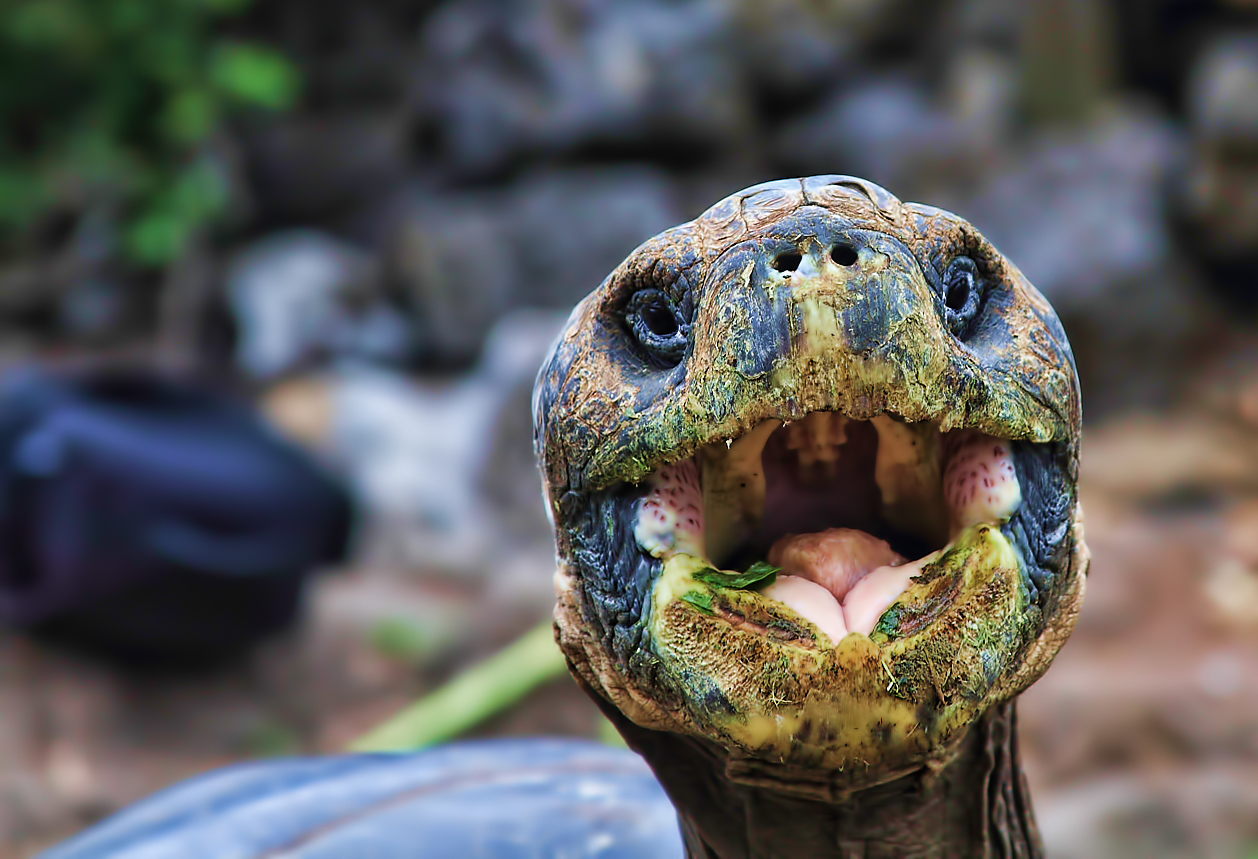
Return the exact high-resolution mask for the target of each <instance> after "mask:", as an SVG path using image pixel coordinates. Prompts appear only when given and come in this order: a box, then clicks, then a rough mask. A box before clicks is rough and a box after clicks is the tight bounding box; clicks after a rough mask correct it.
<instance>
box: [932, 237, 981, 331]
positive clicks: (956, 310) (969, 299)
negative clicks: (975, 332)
mask: <svg viewBox="0 0 1258 859" xmlns="http://www.w3.org/2000/svg"><path fill="white" fill-rule="evenodd" d="M942 291H943V294H942V296H940V297H941V298H942V299H943V305H944V315H945V317H946V321H947V324H948V328H949V330H951V331H952V333H953V334H955V335H956V336H958V337H962V336H964V335H965V333H966V332H967V331H968V329H969V327H970V323H971V322H973V321H974V318H975V317H976V316H978V312H979V310H981V309H982V305H983V281H982V279H981V278H980V277H979V271H978V265H977V264H976V263H975V262H974V260H972V259H970V258H969V257H964V256H963V257H957V258H955V259H954V260H953V261H952V262H951V263H949V264H948V270H947V271H946V272H945V273H944V277H943V283H942Z"/></svg>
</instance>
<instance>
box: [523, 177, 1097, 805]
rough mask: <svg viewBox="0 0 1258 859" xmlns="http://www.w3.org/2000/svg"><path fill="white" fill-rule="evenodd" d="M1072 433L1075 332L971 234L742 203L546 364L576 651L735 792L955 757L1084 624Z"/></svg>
mask: <svg viewBox="0 0 1258 859" xmlns="http://www.w3.org/2000/svg"><path fill="white" fill-rule="evenodd" d="M1079 429H1080V402H1079V388H1078V382H1077V377H1076V374H1075V368H1074V362H1073V358H1072V356H1071V353H1070V347H1069V344H1068V343H1067V341H1066V338H1065V336H1064V334H1063V332H1062V328H1061V325H1060V323H1059V322H1058V320H1057V317H1056V316H1055V314H1054V313H1053V310H1052V308H1051V307H1050V306H1049V305H1048V303H1047V302H1046V301H1045V300H1044V299H1043V297H1042V296H1040V294H1039V293H1038V292H1037V291H1036V290H1035V289H1034V287H1032V286H1031V284H1030V283H1028V282H1027V280H1026V279H1025V278H1024V277H1023V275H1022V274H1021V272H1019V271H1018V269H1017V268H1016V267H1015V266H1014V265H1013V264H1012V263H1010V262H1009V261H1008V260H1006V259H1005V258H1004V257H1003V256H1001V254H1000V253H999V252H998V251H997V250H996V249H995V248H994V247H992V245H991V244H989V243H988V242H987V241H986V240H985V239H984V238H983V237H982V236H981V235H980V234H979V233H978V231H977V230H975V229H974V228H973V227H972V226H971V225H970V224H968V223H967V222H966V221H964V220H962V219H961V218H959V217H957V216H955V215H952V214H950V213H948V212H944V211H941V210H939V209H935V208H931V207H929V206H922V205H918V204H913V203H901V202H900V201H899V200H897V199H896V198H895V197H893V196H892V195H891V194H889V193H888V192H887V191H885V190H883V189H882V188H879V187H877V186H875V185H873V184H871V183H868V182H865V181H863V180H860V179H855V178H852V177H846V176H817V177H812V178H808V179H802V180H784V181H779V182H769V183H765V184H762V185H757V186H754V187H752V188H748V189H746V190H744V191H741V192H739V193H737V194H734V195H733V196H731V197H728V198H726V199H725V200H722V201H721V202H719V203H717V204H716V205H715V206H713V207H712V208H711V209H709V210H708V211H706V212H704V213H703V214H702V215H700V216H699V217H698V218H696V219H695V220H694V221H691V222H689V223H686V224H683V225H681V226H679V227H676V228H673V229H671V230H667V231H666V232H664V233H661V234H660V235H658V236H656V237H655V238H652V239H650V240H649V241H647V242H646V243H645V244H643V245H642V246H641V247H639V248H638V249H637V250H635V251H634V252H633V253H632V254H631V255H630V256H629V258H628V259H626V260H625V261H624V262H623V263H622V264H621V265H620V266H619V267H618V268H617V269H616V270H615V271H613V272H612V273H611V275H610V276H609V277H608V278H607V279H606V280H605V281H604V282H603V283H602V285H601V286H599V288H598V289H596V290H595V291H594V292H593V293H591V294H590V295H589V296H588V297H586V298H585V299H584V300H583V301H582V302H581V303H580V304H579V305H578V306H577V307H576V309H575V310H574V311H573V313H572V316H571V318H570V319H569V321H568V323H567V326H566V328H565V330H564V331H563V333H562V334H561V335H560V337H559V339H558V342H557V343H556V345H555V347H554V351H553V354H552V355H551V356H550V357H549V359H548V360H547V361H546V363H545V365H544V366H543V368H542V371H541V374H540V376H539V378H538V381H537V386H536V389H535V392H534V438H535V445H536V451H537V455H538V457H539V459H540V462H541V466H542V472H543V480H544V484H545V494H546V499H547V506H548V510H549V513H550V516H551V517H552V521H553V524H554V527H555V534H556V542H557V547H558V571H557V573H556V580H555V581H556V589H557V593H558V605H557V608H556V612H555V620H556V626H557V634H558V639H559V643H560V646H561V647H562V649H563V651H564V653H565V654H566V656H567V658H568V660H569V662H570V664H571V666H572V668H573V670H574V672H575V673H576V674H577V676H578V677H579V679H580V680H582V681H583V682H584V684H585V685H586V686H588V687H589V689H590V690H592V691H593V692H594V693H596V694H597V695H598V696H600V697H601V698H603V699H604V700H605V701H606V702H610V704H612V705H614V707H615V708H617V709H618V710H619V711H620V712H621V713H622V714H623V716H624V717H626V718H627V719H628V720H629V721H631V722H633V723H636V724H637V725H638V726H641V727H644V728H651V729H657V730H663V731H670V732H674V733H678V734H683V735H687V736H690V737H694V738H699V739H701V740H704V741H708V742H710V743H712V744H714V748H717V749H719V750H720V752H721V754H723V755H725V756H726V762H727V763H726V772H727V773H728V774H733V775H734V776H735V777H738V774H739V773H741V774H743V776H745V777H747V778H768V779H774V778H778V777H779V776H782V775H784V774H785V775H789V778H786V779H783V781H784V782H789V783H791V784H795V785H800V784H808V783H813V784H824V785H826V786H828V789H830V790H839V791H849V790H857V789H861V788H864V787H868V786H872V785H874V784H878V783H881V782H884V781H887V780H889V779H892V778H895V777H897V776H898V775H901V774H903V773H906V772H911V771H914V770H916V769H918V768H921V767H923V766H926V765H928V764H930V763H931V762H932V761H933V762H939V761H943V760H946V759H947V757H948V755H949V754H950V750H952V749H954V748H955V747H956V744H957V742H958V741H959V739H960V737H962V736H963V735H964V734H965V732H966V728H967V727H968V726H969V725H970V724H971V723H973V722H974V721H975V720H976V719H978V718H979V717H980V716H981V715H982V714H983V713H984V712H985V711H986V710H988V709H989V708H991V707H992V706H993V705H995V704H997V703H999V702H1001V701H1004V700H1007V699H1009V698H1010V697H1012V696H1014V695H1016V694H1017V693H1019V692H1020V691H1022V690H1023V689H1024V688H1026V686H1027V685H1029V684H1030V683H1031V682H1033V681H1034V680H1035V679H1036V678H1037V677H1038V676H1039V675H1040V674H1041V673H1042V672H1043V671H1044V669H1045V668H1046V667H1047V666H1048V663H1049V662H1050V661H1051V659H1052V658H1053V656H1054V654H1055V653H1056V651H1057V650H1058V648H1059V647H1060V645H1061V644H1062V642H1063V641H1064V640H1065V638H1066V636H1068V635H1069V632H1070V630H1071V628H1072V627H1073V623H1074V619H1075V616H1076V613H1077V610H1078V606H1079V603H1080V600H1081V598H1082V593H1083V584H1084V578H1085V574H1086V567H1087V551H1086V548H1085V546H1084V543H1083V539H1082V531H1081V525H1080V519H1079V510H1078V502H1077V495H1076V474H1077V462H1078V450H1079Z"/></svg>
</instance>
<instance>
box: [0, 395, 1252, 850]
mask: <svg viewBox="0 0 1258 859" xmlns="http://www.w3.org/2000/svg"><path fill="white" fill-rule="evenodd" d="M1082 487H1083V488H1082V493H1083V504H1084V508H1085V511H1086V515H1087V536H1088V542H1089V544H1090V545H1091V548H1092V552H1093V567H1092V574H1091V575H1090V577H1089V583H1088V593H1087V598H1086V601H1085V605H1084V610H1083V613H1082V616H1081V619H1080V622H1079V627H1078V629H1077V631H1076V633H1075V635H1074V637H1073V639H1072V640H1071V641H1070V643H1069V644H1068V646H1067V647H1066V648H1065V649H1064V650H1063V652H1062V653H1061V655H1060V657H1059V658H1058V660H1057V662H1056V663H1055V664H1054V666H1053V667H1052V669H1051V670H1050V671H1049V672H1048V674H1047V675H1046V676H1045V678H1044V679H1043V680H1041V681H1040V682H1039V683H1038V684H1037V685H1036V686H1034V687H1033V688H1032V689H1031V690H1030V691H1029V692H1027V693H1026V695H1025V697H1024V699H1023V701H1022V704H1021V707H1020V711H1019V714H1020V722H1021V731H1022V739H1023V750H1024V755H1025V762H1026V767H1027V771H1028V774H1029V777H1030V780H1031V782H1032V788H1033V794H1034V796H1035V799H1036V804H1037V811H1038V816H1039V820H1040V823H1041V827H1042V830H1043V833H1044V836H1045V839H1046V841H1047V844H1048V847H1049V854H1050V856H1052V857H1055V859H1075V857H1120V859H1121V857H1128V856H1130V857H1172V856H1176V857H1178V856H1185V857H1188V856H1191V857H1209V856H1218V857H1235V856H1241V857H1250V856H1253V855H1255V851H1258V379H1255V378H1247V377H1246V376H1245V374H1244V372H1243V371H1241V372H1229V374H1224V378H1222V379H1221V380H1220V381H1218V382H1217V383H1212V384H1203V385H1202V386H1201V387H1200V390H1199V391H1198V392H1197V393H1196V394H1195V395H1194V397H1193V398H1191V400H1190V401H1189V402H1185V403H1183V404H1182V405H1180V406H1178V407H1176V408H1174V409H1172V410H1170V411H1168V412H1165V413H1162V414H1144V415H1134V414H1126V415H1114V416H1111V417H1109V418H1107V420H1106V421H1105V422H1104V423H1102V424H1100V425H1097V426H1090V427H1089V429H1088V433H1087V436H1086V441H1085V448H1084V463H1083V478H1082ZM521 565H522V569H520V570H516V571H515V572H513V574H512V577H511V584H510V586H503V585H502V583H501V582H497V583H496V582H495V578H494V577H493V576H488V577H486V578H484V579H479V580H477V581H474V582H470V581H467V580H466V579H460V578H458V577H456V576H453V575H451V574H450V573H449V572H448V571H442V570H414V569H403V568H399V567H394V566H390V565H387V564H383V563H374V564H367V565H364V566H362V567H361V568H358V569H353V570H350V571H343V572H339V573H337V574H333V575H327V576H324V577H321V578H320V579H318V580H317V581H316V583H315V584H314V586H313V588H312V590H311V593H310V595H309V598H310V599H309V607H308V608H309V610H308V612H307V616H306V619H305V622H304V623H303V624H302V625H301V627H300V628H299V629H297V630H294V631H293V632H291V633H290V634H288V635H287V636H285V637H284V638H282V639H279V640H275V641H272V642H270V643H268V644H267V645H265V646H264V647H263V648H261V649H260V650H259V651H257V652H256V653H255V654H254V655H252V656H251V657H250V658H249V659H248V660H247V661H244V662H242V663H236V664H232V665H229V666H224V667H221V668H218V669H215V670H210V671H205V672H202V673H200V674H198V675H196V676H188V675H186V674H185V675H179V676H172V675H162V674H136V673H132V672H127V671H123V670H121V669H119V668H117V667H112V666H109V665H106V664H102V663H100V662H98V661H96V660H94V659H92V658H90V657H88V656H85V655H82V654H75V653H70V652H66V651H63V650H58V649H50V648H48V647H46V646H44V645H41V644H38V643H35V642H32V641H30V640H26V639H24V638H21V637H19V636H16V635H12V634H5V635H3V636H0V845H3V846H0V857H2V859H17V857H27V856H31V855H33V854H34V853H35V851H37V850H38V849H40V848H41V847H44V846H47V845H49V844H51V843H53V842H55V841H57V840H59V839H61V838H63V837H65V836H67V835H69V834H72V833H73V832H75V831H77V830H79V829H80V828H82V827H83V826H85V825H87V824H89V823H91V822H92V821H94V820H96V819H99V818H100V817H102V816H104V815H106V814H108V813H110V812H111V811H113V810H115V809H117V808H119V807H121V806H123V805H126V804H127V803H129V802H132V801H134V800H136V799H138V798H140V797H142V796H144V795H146V794H148V793H150V792H152V791H154V790H157V789H159V788H161V787H164V786H166V785H169V784H171V783H172V782H175V781H178V780H180V779H182V778H185V777H188V776H191V775H194V774H196V773H200V772H204V771H205V770H208V769H211V768H213V767H217V766H220V765H223V764H227V763H230V762H232V761H236V760H240V759H243V758H249V757H256V756H262V755H274V754H292V753H332V752H336V751H338V750H340V749H342V748H343V747H344V745H345V744H346V743H347V742H348V741H349V740H350V739H352V738H353V737H355V736H356V735H358V734H359V733H361V732H362V731H364V730H365V729H367V728H369V727H371V726H373V725H374V724H376V723H377V722H379V721H380V720H382V719H383V718H385V717H386V716H388V715H389V714H391V713H392V712H393V711H395V710H396V709H398V708H399V707H400V706H402V705H403V704H405V703H406V702H408V701H410V700H411V699H413V698H414V697H415V696H417V695H419V694H421V693H423V692H424V691H425V690H427V689H430V688H432V687H433V686H434V685H436V684H437V683H439V682H441V681H442V680H443V679H444V678H445V677H447V676H449V675H450V674H451V673H453V672H455V671H457V670H458V669H459V668H460V667H462V666H465V665H467V664H469V663H471V662H473V661H475V660H476V659H478V658H480V657H482V656H484V655H485V654H487V653H489V652H492V651H493V650H494V649H495V648H497V647H499V646H501V645H502V644H504V643H505V642H507V641H509V640H510V639H511V638H512V637H513V636H515V635H517V634H519V633H521V632H523V631H524V630H525V629H527V628H528V627H530V626H531V625H532V624H534V623H535V622H536V621H537V620H538V619H539V618H541V617H543V616H545V614H546V612H547V605H548V602H549V599H550V597H549V587H550V585H549V580H550V570H549V569H548V568H547V566H546V564H545V560H544V558H539V559H534V560H531V561H528V560H526V561H522V562H521ZM599 729H600V717H598V716H597V714H596V712H595V710H594V709H593V707H592V705H590V704H589V703H588V702H587V701H585V699H584V698H583V697H582V696H581V694H580V693H579V692H578V691H577V689H576V688H575V687H574V685H573V684H572V683H571V682H570V681H568V680H566V679H565V680H563V681H558V682H555V683H552V684H551V685H549V686H547V687H545V688H543V689H541V690H539V691H537V692H536V693H534V694H533V695H532V696H530V697H529V698H528V699H527V700H525V701H524V702H523V703H522V704H520V705H519V706H518V707H516V708H515V709H513V710H512V711H511V712H509V713H506V714H504V715H502V716H500V717H499V718H497V719H496V720H495V721H493V722H492V723H491V724H488V725H486V726H483V727H482V728H481V729H480V731H478V733H481V734H511V735H527V734H538V733H560V734H578V735H585V736H598V733H599Z"/></svg>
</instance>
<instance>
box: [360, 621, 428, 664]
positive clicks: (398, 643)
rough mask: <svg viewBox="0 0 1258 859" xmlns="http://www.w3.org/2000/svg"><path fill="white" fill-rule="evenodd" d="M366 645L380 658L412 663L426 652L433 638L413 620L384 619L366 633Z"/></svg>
mask: <svg viewBox="0 0 1258 859" xmlns="http://www.w3.org/2000/svg"><path fill="white" fill-rule="evenodd" d="M367 643H368V645H370V646H371V649H372V650H374V651H376V652H377V653H379V654H380V655H381V656H385V657H388V658H389V659H396V660H398V661H399V662H410V663H413V662H419V661H420V659H422V658H423V656H424V654H425V653H427V652H428V650H429V649H430V646H431V645H432V644H433V636H432V634H431V633H429V632H428V631H427V630H425V629H424V628H423V627H422V626H420V625H419V624H418V623H416V622H415V621H413V620H410V619H408V618H404V617H386V618H384V619H383V620H380V621H378V622H377V623H376V624H375V625H373V626H372V627H371V629H369V630H368V631H367Z"/></svg>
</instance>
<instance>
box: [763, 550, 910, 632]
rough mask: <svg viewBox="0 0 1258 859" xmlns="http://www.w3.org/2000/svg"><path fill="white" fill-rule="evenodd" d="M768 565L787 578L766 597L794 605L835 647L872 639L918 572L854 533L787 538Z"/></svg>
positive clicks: (771, 554) (780, 579) (896, 555)
mask: <svg viewBox="0 0 1258 859" xmlns="http://www.w3.org/2000/svg"><path fill="white" fill-rule="evenodd" d="M769 563H771V564H773V565H774V566H777V567H781V568H782V572H783V575H780V576H779V577H778V580H777V581H776V582H774V583H773V584H772V585H770V586H769V587H767V588H765V590H764V592H763V593H764V595H765V596H767V597H769V598H771V599H775V600H778V601H779V602H782V603H785V604H786V605H788V606H790V607H791V608H792V609H794V610H795V611H796V612H798V613H799V614H801V615H803V616H804V617H806V618H808V619H809V620H811V621H812V622H813V623H815V624H816V625H817V626H818V627H819V628H820V629H821V630H822V631H823V632H825V633H826V634H827V635H829V636H830V637H831V638H832V639H833V640H834V641H836V642H837V641H839V639H841V638H842V637H843V636H844V635H846V634H847V633H848V632H862V633H865V634H866V635H868V634H869V632H870V631H871V630H872V629H873V627H874V624H875V623H877V622H878V618H879V617H880V616H881V615H882V613H883V611H885V610H886V608H887V606H889V605H891V603H892V602H893V601H894V600H895V598H896V597H897V596H899V595H900V594H901V593H902V592H903V591H904V589H905V588H907V587H908V584H909V579H910V578H911V577H912V576H915V575H917V573H918V572H919V570H918V569H917V566H916V565H914V564H908V565H905V558H904V557H903V556H902V555H900V554H899V553H897V552H896V551H895V550H893V549H892V548H891V546H890V545H888V544H887V542H886V541H885V540H880V539H878V538H877V537H875V536H874V535H872V534H869V533H866V532H865V531H858V530H856V529H855V528H828V529H826V530H825V531H819V532H817V533H815V534H787V535H785V536H784V537H782V538H780V539H779V540H778V541H777V542H775V543H774V544H773V547H772V548H770V549H769ZM836 635H837V637H836Z"/></svg>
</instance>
